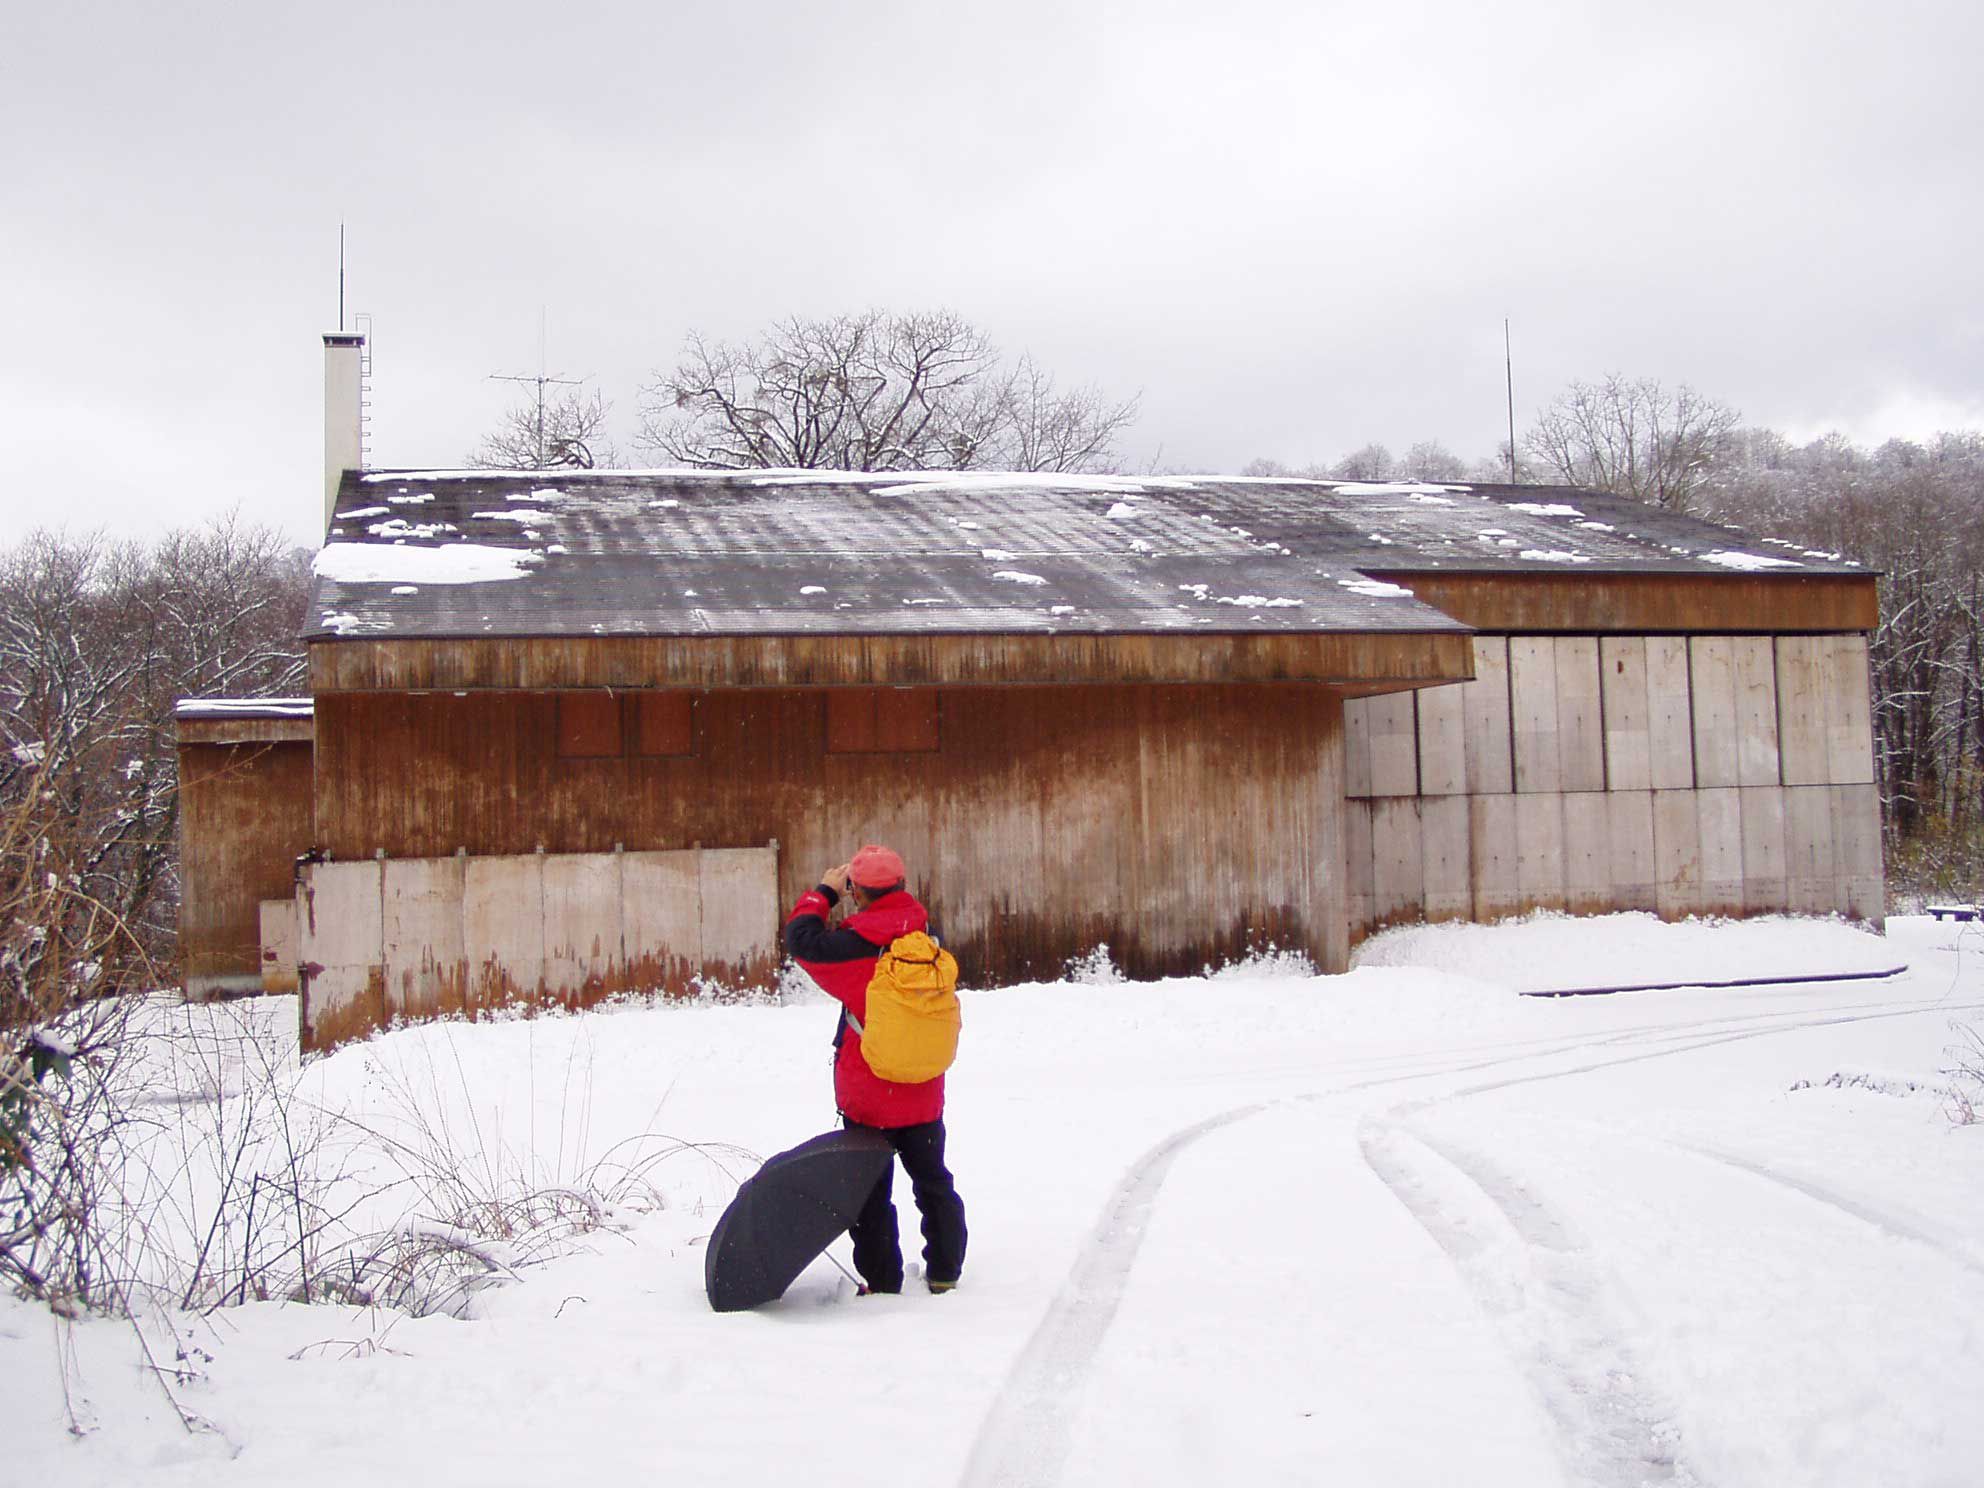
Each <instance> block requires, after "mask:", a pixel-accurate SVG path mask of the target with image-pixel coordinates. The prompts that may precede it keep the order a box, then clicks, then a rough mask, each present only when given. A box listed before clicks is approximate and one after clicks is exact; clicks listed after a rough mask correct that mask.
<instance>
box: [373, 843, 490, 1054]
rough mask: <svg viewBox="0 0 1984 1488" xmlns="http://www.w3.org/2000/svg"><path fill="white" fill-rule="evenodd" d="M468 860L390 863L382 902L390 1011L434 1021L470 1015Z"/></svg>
mask: <svg viewBox="0 0 1984 1488" xmlns="http://www.w3.org/2000/svg"><path fill="white" fill-rule="evenodd" d="M467 871H468V860H467V859H466V858H411V859H399V858H393V859H388V860H387V861H386V863H385V866H384V870H383V872H384V878H383V880H382V883H381V890H380V891H381V893H382V894H383V895H384V896H385V897H384V914H385V928H384V937H383V938H384V950H383V951H382V953H381V954H382V957H383V959H384V961H385V966H386V972H385V976H386V1011H387V1015H388V1016H389V1017H393V1018H408V1019H420V1018H433V1017H438V1016H440V1015H442V1014H446V1013H457V1014H459V1013H465V1012H467V1011H468V1009H469V997H468V959H467V954H466V952H465V951H464V950H463V943H462V893H463V887H464V884H465V881H466V877H467Z"/></svg>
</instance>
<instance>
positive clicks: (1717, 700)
mask: <svg viewBox="0 0 1984 1488" xmlns="http://www.w3.org/2000/svg"><path fill="white" fill-rule="evenodd" d="M1688 687H1689V695H1690V697H1691V699H1692V701H1693V707H1694V724H1695V728H1694V734H1695V784H1696V785H1697V786H1699V787H1710V786H1725V785H1735V784H1736V783H1737V782H1738V780H1739V779H1740V778H1741V777H1740V774H1739V772H1738V768H1737V762H1736V757H1737V739H1738V733H1737V712H1736V658H1735V652H1734V648H1733V646H1732V644H1731V638H1730V637H1729V636H1691V637H1689V639H1688Z"/></svg>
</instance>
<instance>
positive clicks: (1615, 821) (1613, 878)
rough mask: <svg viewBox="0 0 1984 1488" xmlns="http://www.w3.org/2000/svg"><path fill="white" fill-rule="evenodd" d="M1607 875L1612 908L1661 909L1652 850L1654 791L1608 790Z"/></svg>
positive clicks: (1657, 874) (1606, 797)
mask: <svg viewBox="0 0 1984 1488" xmlns="http://www.w3.org/2000/svg"><path fill="white" fill-rule="evenodd" d="M1604 800H1605V843H1606V851H1607V853H1608V854H1609V862H1608V864H1607V873H1606V878H1607V882H1609V883H1610V885H1611V899H1612V908H1613V909H1643V910H1658V909H1659V908H1660V894H1659V888H1658V883H1657V880H1658V877H1659V869H1658V867H1657V860H1656V858H1655V856H1654V851H1653V792H1652V791H1650V790H1634V791H1607V792H1606V794H1605V797H1604Z"/></svg>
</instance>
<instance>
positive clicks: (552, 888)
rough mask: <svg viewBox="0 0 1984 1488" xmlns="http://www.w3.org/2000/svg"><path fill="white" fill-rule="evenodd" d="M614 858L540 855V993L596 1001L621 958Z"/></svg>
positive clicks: (571, 1001) (605, 855)
mask: <svg viewBox="0 0 1984 1488" xmlns="http://www.w3.org/2000/svg"><path fill="white" fill-rule="evenodd" d="M620 904H621V888H620V861H619V855H617V854H615V853H560V854H558V855H557V856H555V857H553V856H547V857H546V858H545V859H544V991H545V995H546V996H547V997H553V998H556V999H558V1000H559V1001H560V1002H564V1003H568V1004H578V1003H587V1002H593V1001H597V1000H598V999H599V998H600V997H602V996H604V995H605V994H606V990H607V986H608V984H609V982H610V980H611V978H612V977H613V973H614V969H615V968H616V967H617V966H618V965H619V964H620V962H621V959H622V957H621V949H620V942H621V909H620Z"/></svg>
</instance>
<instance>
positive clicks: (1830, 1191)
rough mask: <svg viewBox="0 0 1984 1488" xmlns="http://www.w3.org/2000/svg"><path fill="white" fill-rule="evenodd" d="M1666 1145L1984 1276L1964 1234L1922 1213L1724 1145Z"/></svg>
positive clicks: (1983, 1265)
mask: <svg viewBox="0 0 1984 1488" xmlns="http://www.w3.org/2000/svg"><path fill="white" fill-rule="evenodd" d="M1663 1145H1665V1146H1668V1147H1672V1148H1675V1149H1676V1150H1678V1151H1681V1152H1686V1153H1689V1154H1691V1155H1693V1156H1695V1157H1699V1158H1702V1159H1705V1160H1706V1161H1708V1162H1712V1163H1716V1164H1719V1165H1720V1166H1723V1167H1729V1168H1735V1169H1736V1170H1738V1171H1739V1172H1743V1173H1748V1174H1750V1175H1751V1176H1753V1177H1756V1178H1761V1179H1763V1180H1764V1181H1765V1182H1766V1183H1771V1184H1775V1185H1777V1186H1778V1187H1781V1188H1788V1189H1790V1190H1791V1191H1792V1192H1793V1193H1797V1194H1802V1195H1803V1196H1804V1197H1805V1198H1808V1199H1810V1200H1812V1201H1813V1202H1814V1203H1818V1204H1823V1205H1825V1206H1826V1207H1827V1208H1829V1209H1836V1210H1838V1211H1839V1212H1840V1213H1841V1214H1844V1215H1846V1216H1848V1217H1849V1218H1852V1219H1857V1220H1859V1221H1860V1222H1861V1223H1862V1224H1865V1225H1871V1226H1872V1227H1873V1228H1874V1229H1876V1230H1879V1231H1880V1232H1881V1233H1882V1234H1884V1235H1890V1236H1893V1237H1894V1238H1895V1239H1898V1240H1910V1241H1913V1242H1914V1243H1915V1244H1917V1245H1926V1246H1928V1247H1929V1249H1931V1250H1933V1251H1935V1252H1936V1253H1937V1254H1939V1255H1941V1256H1943V1257H1944V1258H1945V1259H1947V1260H1950V1261H1954V1262H1955V1263H1956V1264H1957V1265H1959V1266H1961V1267H1963V1269H1964V1270H1966V1271H1969V1272H1971V1273H1973V1274H1975V1275H1978V1276H1984V1260H1979V1259H1978V1258H1977V1255H1976V1254H1975V1252H1974V1251H1972V1250H1971V1249H1970V1247H1969V1246H1968V1245H1967V1244H1966V1243H1965V1242H1964V1239H1963V1237H1962V1236H1961V1235H1959V1234H1957V1233H1956V1232H1954V1231H1951V1230H1947V1229H1944V1228H1943V1227H1941V1226H1939V1225H1937V1224H1935V1223H1934V1222H1933V1221H1931V1220H1928V1219H1925V1218H1923V1217H1921V1216H1920V1215H1914V1214H1904V1213H1901V1212H1899V1211H1897V1210H1896V1209H1894V1208H1891V1207H1887V1206H1883V1205H1879V1204H1876V1203H1873V1202H1871V1201H1869V1200H1867V1199H1863V1198H1860V1197H1858V1196H1857V1195H1854V1194H1849V1193H1844V1192H1842V1191H1841V1190H1839V1189H1836V1188H1833V1187H1832V1186H1831V1185H1829V1184H1825V1183H1821V1182H1819V1181H1818V1180H1816V1179H1812V1178H1805V1177H1802V1176H1797V1175H1794V1174H1791V1173H1786V1172H1783V1171H1782V1170H1780V1169H1777V1168H1773V1167H1769V1166H1767V1165H1765V1164H1763V1163H1760V1162H1758V1161H1756V1160H1755V1159H1754V1158H1748V1157H1743V1156H1741V1155H1739V1154H1737V1153H1734V1152H1726V1151H1724V1150H1722V1149H1720V1148H1715V1147H1702V1146H1697V1145H1696V1144H1695V1143H1693V1142H1666V1143H1663Z"/></svg>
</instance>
